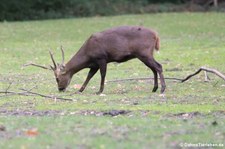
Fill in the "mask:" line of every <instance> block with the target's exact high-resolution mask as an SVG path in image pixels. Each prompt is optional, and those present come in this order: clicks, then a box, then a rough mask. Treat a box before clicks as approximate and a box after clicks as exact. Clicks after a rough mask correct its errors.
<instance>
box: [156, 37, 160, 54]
mask: <svg viewBox="0 0 225 149" xmlns="http://www.w3.org/2000/svg"><path fill="white" fill-rule="evenodd" d="M159 47H160V39H159V37H158V36H156V43H155V49H156V51H159Z"/></svg>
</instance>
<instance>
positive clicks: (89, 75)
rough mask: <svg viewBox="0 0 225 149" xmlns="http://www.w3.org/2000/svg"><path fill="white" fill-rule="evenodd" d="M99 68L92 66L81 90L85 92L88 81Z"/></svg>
mask: <svg viewBox="0 0 225 149" xmlns="http://www.w3.org/2000/svg"><path fill="white" fill-rule="evenodd" d="M98 69H99V68H91V69H90V71H89V73H88V75H87V78H86V80H85V82H84V84H83V85H82V87H81V88H80V90H79V92H83V90H84V89H85V88H86V86H87V84H88V82H89V81H90V80H91V78H92V77H93V76H94V75H95V74H96V72H97V71H98Z"/></svg>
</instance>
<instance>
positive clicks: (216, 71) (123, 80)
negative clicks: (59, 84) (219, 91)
mask: <svg viewBox="0 0 225 149" xmlns="http://www.w3.org/2000/svg"><path fill="white" fill-rule="evenodd" d="M201 71H204V72H211V73H214V74H216V75H217V76H219V77H220V78H222V79H223V80H225V76H224V75H223V74H222V73H221V72H219V71H218V70H216V69H211V68H205V67H201V68H200V69H199V70H198V71H196V72H195V73H193V74H191V75H189V76H187V77H186V78H185V79H179V78H173V77H165V78H164V79H165V80H174V81H179V82H185V81H187V80H188V79H190V78H191V77H193V76H195V75H197V74H198V73H200V72H201ZM152 79H154V78H152V77H141V78H128V79H116V80H109V81H107V82H106V83H111V82H125V81H135V80H152ZM208 79H209V77H208V76H207V74H206V73H205V81H208Z"/></svg>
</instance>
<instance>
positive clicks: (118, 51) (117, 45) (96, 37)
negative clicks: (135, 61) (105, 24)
mask: <svg viewBox="0 0 225 149" xmlns="http://www.w3.org/2000/svg"><path fill="white" fill-rule="evenodd" d="M156 36H157V35H156V33H155V32H154V31H152V30H149V29H147V28H144V27H138V26H121V27H116V28H112V29H108V30H105V31H103V32H99V33H95V34H93V35H92V36H91V37H90V38H89V39H88V40H87V42H86V44H85V45H84V46H85V50H86V54H87V55H89V56H90V57H93V58H98V57H99V58H103V57H104V58H106V59H107V61H109V62H110V61H117V62H123V61H126V60H129V59H131V58H135V57H136V56H137V55H140V53H141V52H143V53H146V50H153V49H154V46H155V39H156Z"/></svg>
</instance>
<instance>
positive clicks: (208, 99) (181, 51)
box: [0, 13, 225, 149]
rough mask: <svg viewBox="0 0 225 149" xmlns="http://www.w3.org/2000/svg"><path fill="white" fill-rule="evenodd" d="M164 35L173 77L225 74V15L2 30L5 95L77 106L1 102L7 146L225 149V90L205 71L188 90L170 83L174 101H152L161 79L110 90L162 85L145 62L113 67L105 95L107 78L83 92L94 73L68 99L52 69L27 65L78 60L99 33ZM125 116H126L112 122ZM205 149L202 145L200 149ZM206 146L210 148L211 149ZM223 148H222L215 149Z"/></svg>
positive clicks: (0, 77) (163, 52)
mask: <svg viewBox="0 0 225 149" xmlns="http://www.w3.org/2000/svg"><path fill="white" fill-rule="evenodd" d="M139 24H143V25H144V26H145V27H149V28H152V29H154V30H156V31H158V33H159V35H160V38H161V48H160V53H159V54H157V53H155V58H156V59H157V61H158V62H160V63H161V64H162V65H163V68H164V75H165V77H177V78H184V77H186V76H187V75H188V74H190V73H193V72H194V71H196V70H197V69H198V68H199V67H201V66H207V67H210V68H215V69H217V70H219V71H220V72H223V73H225V32H224V31H225V25H224V24H225V15H224V13H161V14H145V15H124V16H114V17H93V18H80V19H60V20H46V21H31V22H29V21H28V22H10V23H9V22H2V23H0V90H1V91H3V92H4V91H15V92H22V91H21V89H27V90H29V89H32V91H33V92H37V93H41V94H45V95H52V96H53V95H54V96H60V97H64V98H72V99H73V101H62V100H57V99H56V100H55V99H48V98H43V97H40V96H20V95H5V94H0V140H1V141H0V148H21V149H27V148H28V149H29V148H41V149H43V148H80V149H89V148H102V149H104V148H106V149H109V148H129V149H130V148H135V149H136V148H146V149H147V148H160V149H161V148H185V147H187V146H188V145H191V144H197V143H208V144H210V143H214V144H217V145H220V146H221V145H223V146H225V141H224V140H225V82H224V81H223V80H222V79H220V78H218V77H217V76H215V75H213V74H209V77H210V78H211V80H210V81H209V82H204V74H203V73H201V74H199V75H197V76H195V77H193V78H192V79H190V80H189V81H187V82H186V83H179V82H175V81H172V80H166V83H167V89H166V94H165V97H160V96H159V94H160V93H159V91H158V92H156V93H152V92H151V90H152V88H153V82H152V80H147V81H146V80H145V81H143V80H137V81H125V82H109V81H110V80H115V79H125V78H137V77H148V76H149V77H152V76H153V74H152V72H151V71H150V70H149V69H148V68H147V67H146V66H145V65H143V64H142V63H141V62H139V61H138V60H131V61H129V62H127V63H121V64H116V63H111V64H109V65H108V72H107V76H106V79H107V81H108V83H107V84H106V85H105V90H104V95H105V96H99V95H95V92H97V91H98V88H99V84H100V76H99V73H97V74H96V76H95V77H94V78H93V79H92V80H91V82H90V83H89V85H88V87H87V88H86V90H85V91H84V92H83V93H82V94H74V95H72V96H70V94H72V93H74V92H76V91H77V90H78V89H77V87H76V86H79V85H80V84H82V83H83V81H84V80H85V78H86V75H87V72H88V70H82V71H80V72H79V73H77V74H76V75H74V77H73V80H72V82H71V85H70V86H69V88H68V90H67V91H66V92H64V93H59V92H58V91H57V86H56V82H55V79H54V75H53V73H52V72H51V71H48V70H43V69H39V68H37V67H32V66H31V67H25V68H24V67H22V66H23V65H24V64H27V63H30V62H33V63H37V64H41V65H46V66H48V65H49V64H51V60H50V56H49V53H48V50H49V49H51V50H52V51H53V52H54V56H55V59H57V61H59V62H60V61H61V52H60V46H61V45H62V46H63V47H64V49H65V57H66V60H69V59H70V58H71V56H73V55H74V54H75V53H76V51H77V50H78V49H79V47H81V45H82V44H83V42H84V41H85V40H86V39H87V38H88V37H89V36H90V35H91V34H92V33H94V32H98V31H102V30H104V29H107V28H110V27H114V26H119V25H139ZM116 110H124V111H125V114H121V115H117V116H110V113H111V112H113V111H114V112H115V111H116ZM199 148H200V147H199ZM203 148H205V147H203ZM211 148H222V147H218V146H217V147H211Z"/></svg>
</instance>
